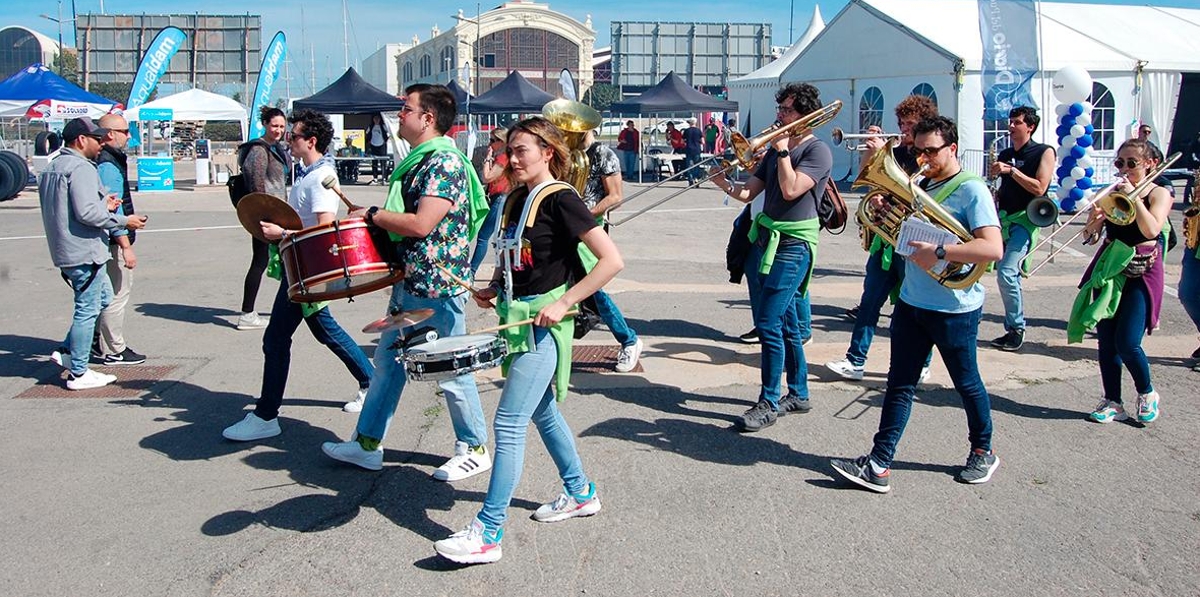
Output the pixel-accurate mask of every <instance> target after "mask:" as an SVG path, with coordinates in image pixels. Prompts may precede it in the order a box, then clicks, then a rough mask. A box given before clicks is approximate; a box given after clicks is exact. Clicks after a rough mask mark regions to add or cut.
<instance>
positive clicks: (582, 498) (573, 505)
mask: <svg viewBox="0 0 1200 597" xmlns="http://www.w3.org/2000/svg"><path fill="white" fill-rule="evenodd" d="M599 511H600V496H598V495H596V484H595V483H588V491H587V494H586V495H570V494H568V493H565V492H564V493H561V494H559V496H558V498H557V499H555V500H554V501H553V502H550V503H549V504H543V505H542V507H540V508H538V509H537V512H534V513H533V519H534V520H536V521H538V522H559V521H562V520H566V519H568V518H575V517H577V516H591V515H593V514H595V513H597V512H599Z"/></svg>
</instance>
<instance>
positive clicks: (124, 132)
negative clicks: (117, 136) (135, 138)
mask: <svg viewBox="0 0 1200 597" xmlns="http://www.w3.org/2000/svg"><path fill="white" fill-rule="evenodd" d="M108 130H110V131H112V132H114V133H121V134H122V135H128V134H129V129H108Z"/></svg>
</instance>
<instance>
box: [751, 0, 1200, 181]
mask: <svg viewBox="0 0 1200 597" xmlns="http://www.w3.org/2000/svg"><path fill="white" fill-rule="evenodd" d="M1037 7H1038V13H1037V14H1038V16H1039V22H1040V32H1039V36H1038V37H1039V39H1040V40H1041V41H1040V44H1041V52H1040V56H1041V72H1040V73H1039V75H1037V76H1035V77H1034V79H1033V81H1032V85H1031V91H1032V95H1033V97H1034V100H1035V101H1036V102H1037V104H1038V107H1039V111H1040V113H1041V114H1042V118H1043V125H1042V126H1041V127H1040V128H1039V129H1038V132H1037V134H1036V135H1035V137H1036V138H1037V139H1038V140H1040V141H1042V142H1047V143H1051V144H1053V143H1054V142H1055V140H1056V139H1055V137H1054V128H1055V116H1054V107H1055V105H1056V104H1057V103H1058V101H1057V100H1056V99H1055V98H1054V96H1053V94H1052V93H1051V90H1050V80H1051V79H1052V78H1053V77H1054V73H1055V72H1057V71H1058V70H1059V69H1061V68H1063V67H1065V66H1068V65H1075V66H1078V67H1080V68H1084V69H1086V70H1088V72H1089V73H1090V74H1091V76H1092V78H1093V80H1094V81H1095V82H1096V83H1098V84H1100V85H1101V86H1102V87H1103V89H1101V91H1102V92H1103V91H1107V93H1108V95H1107V97H1106V98H1105V99H1106V101H1107V104H1106V106H1105V108H1106V109H1107V110H1109V111H1110V113H1109V114H1108V118H1109V119H1108V121H1107V122H1109V123H1110V126H1111V127H1112V128H1110V129H1108V130H1107V133H1108V135H1109V137H1108V138H1109V139H1110V143H1115V144H1119V143H1120V142H1121V141H1122V140H1124V139H1125V138H1127V137H1128V136H1129V135H1130V133H1131V131H1132V130H1133V129H1132V127H1133V125H1134V123H1136V122H1138V121H1141V122H1145V123H1148V124H1150V125H1151V127H1153V129H1154V136H1153V137H1152V140H1154V141H1155V142H1156V143H1158V144H1159V146H1160V147H1163V148H1164V149H1166V148H1167V142H1168V141H1169V140H1170V139H1171V134H1172V130H1171V129H1172V127H1173V124H1174V122H1175V117H1176V103H1177V98H1178V96H1179V92H1180V86H1181V83H1182V81H1183V79H1184V75H1185V74H1188V73H1200V10H1196V9H1179V8H1160V7H1154V6H1129V5H1099V4H1088V3H1076V4H1067V3H1058V2H1040V3H1038V4H1037ZM929 15H937V17H938V18H936V19H930V18H928V17H929ZM1116 23H1120V24H1121V26H1120V28H1119V29H1114V24H1116ZM982 60H983V48H982V44H981V43H980V39H979V12H978V4H977V3H975V2H963V1H961V0H850V3H849V4H847V5H846V7H845V8H843V9H842V11H841V12H839V13H838V14H837V16H835V17H834V18H833V20H831V21H830V23H829V24H828V26H826V27H825V29H824V30H823V31H822V32H821V33H820V34H818V35H817V36H816V39H814V40H813V41H812V43H810V44H809V45H808V46H807V47H806V48H804V49H803V51H802V52H801V53H800V54H799V56H797V57H796V58H795V59H794V60H792V61H791V62H790V63H789V64H787V65H785V67H784V70H783V72H782V73H780V75H779V82H780V84H782V83H787V82H791V81H806V82H810V83H812V84H814V85H816V86H817V87H818V88H819V89H820V90H821V100H822V101H823V102H825V103H828V102H830V101H832V100H834V99H841V100H842V101H843V102H845V106H844V107H843V109H842V112H841V114H839V115H838V117H837V119H836V120H835V121H834V122H833V123H832V124H831V125H830V126H829V127H826V128H825V129H823V130H822V131H819V132H818V134H819V135H821V136H824V137H825V138H828V134H829V132H828V129H831V128H832V127H833V126H839V127H842V128H844V129H846V130H847V131H858V130H861V128H862V127H861V126H860V124H861V123H862V122H863V120H864V116H869V115H868V114H865V112H868V111H874V112H875V114H876V115H877V114H878V113H879V111H880V110H881V111H882V119H883V125H884V128H885V130H889V131H893V130H895V118H894V116H893V112H892V110H893V108H894V107H895V105H896V104H897V103H898V102H899V101H900V100H902V99H903V98H904V97H906V96H908V95H910V94H912V93H917V92H926V93H932V94H933V95H934V96H935V98H936V101H937V103H938V107H939V110H940V111H941V113H942V114H945V115H947V116H950V117H952V118H954V119H955V120H956V121H957V122H958V123H959V137H960V141H959V146H960V152H961V153H963V154H964V158H965V165H966V166H967V167H968V168H971V169H973V170H976V171H978V170H981V169H982V165H983V164H982V162H983V151H984V147H983V144H984V136H985V122H984V121H983V92H982V89H981V80H982V74H981V71H982ZM780 62H781V61H780ZM731 95H732V92H731ZM865 97H866V98H867V99H868V101H867V102H865V105H864V101H863V100H864V98H865ZM871 99H875V100H876V102H874V105H872V104H873V102H871V101H870V100H871ZM1098 99H1100V98H1093V101H1095V102H1096V103H1100V102H1099V101H1097V100H1098ZM747 115H749V116H750V120H751V122H749V123H748V124H749V126H750V128H751V130H759V129H761V128H763V127H765V126H767V125H769V124H770V122H771V121H772V120H773V119H774V114H773V113H772V114H760V113H759V111H758V110H757V109H755V112H754V113H752V114H747V113H743V114H741V116H742V117H743V118H745V117H746V116H747ZM1095 116H1096V115H1095V113H1093V118H1095ZM1111 149H1112V147H1107V148H1106V147H1099V146H1098V147H1097V150H1099V151H1105V150H1108V151H1111ZM856 160H857V156H856V155H852V154H850V153H849V152H847V151H844V150H835V152H834V174H835V175H837V176H838V177H839V178H841V177H843V176H849V175H851V172H852V171H853V168H854V166H855V163H856Z"/></svg>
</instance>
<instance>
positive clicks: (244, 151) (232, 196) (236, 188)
mask: <svg viewBox="0 0 1200 597" xmlns="http://www.w3.org/2000/svg"><path fill="white" fill-rule="evenodd" d="M254 145H263V146H264V147H267V148H268V151H270V146H269V145H268V144H267V142H266V141H263V140H262V139H253V140H250V141H247V142H245V143H243V144H241V145H239V146H238V161H237V163H238V173H237V174H234V175H233V176H230V177H229V180H228V181H226V182H225V188H227V189H228V190H229V201H231V202H232V203H233V207H234V208H237V204H238V201H241V200H242V197H245V196H246V195H249V194H250V193H252V192H253V191H252V190H251V189H250V185H249V184H248V183H247V182H246V177H245V175H244V174H242V162H243V161H245V159H246V156H247V155H248V154H249V153H250V148H251V147H253V146H254Z"/></svg>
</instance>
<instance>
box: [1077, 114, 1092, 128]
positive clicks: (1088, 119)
mask: <svg viewBox="0 0 1200 597" xmlns="http://www.w3.org/2000/svg"><path fill="white" fill-rule="evenodd" d="M1091 123H1092V115H1091V114H1087V113H1084V114H1080V115H1079V116H1076V117H1075V124H1077V125H1079V126H1087V125H1089V124H1091Z"/></svg>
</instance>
